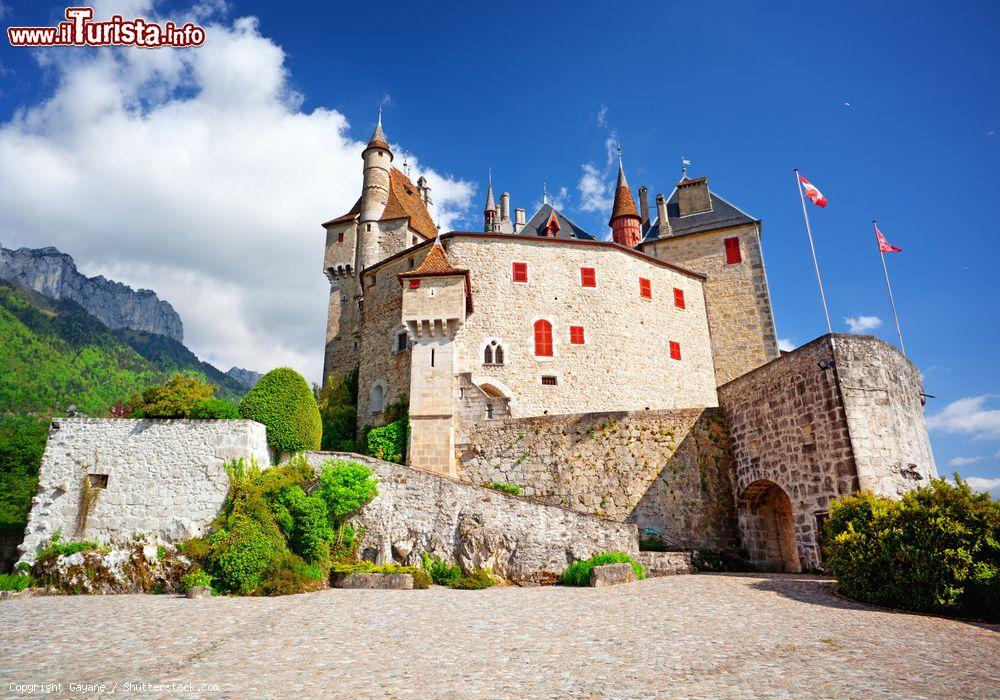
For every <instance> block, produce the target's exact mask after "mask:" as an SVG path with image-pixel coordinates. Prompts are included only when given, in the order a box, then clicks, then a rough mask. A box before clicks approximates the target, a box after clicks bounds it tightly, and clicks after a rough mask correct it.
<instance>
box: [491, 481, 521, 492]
mask: <svg viewBox="0 0 1000 700" xmlns="http://www.w3.org/2000/svg"><path fill="white" fill-rule="evenodd" d="M483 486H485V487H486V488H488V489H493V490H494V491H503V492H504V493H509V494H510V495H511V496H520V495H521V487H520V486H518V485H517V484H506V483H504V482H502V481H484V482H483Z"/></svg>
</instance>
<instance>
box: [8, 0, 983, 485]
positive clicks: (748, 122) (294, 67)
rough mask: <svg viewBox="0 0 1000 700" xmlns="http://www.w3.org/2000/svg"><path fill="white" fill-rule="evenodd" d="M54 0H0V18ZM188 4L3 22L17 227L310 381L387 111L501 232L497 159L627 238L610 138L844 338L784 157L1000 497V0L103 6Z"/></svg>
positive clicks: (859, 292) (399, 138) (450, 201)
mask: <svg viewBox="0 0 1000 700" xmlns="http://www.w3.org/2000/svg"><path fill="white" fill-rule="evenodd" d="M64 7H65V6H63V5H55V4H51V5H50V4H47V3H45V2H38V1H37V0H30V1H29V0H0V25H2V26H3V27H5V28H6V27H7V26H12V25H13V26H24V25H52V24H55V23H56V22H57V21H58V20H59V19H61V18H62V13H63V10H64ZM95 8H96V13H97V15H98V16H99V17H107V16H109V15H110V14H112V13H113V12H118V13H120V14H122V15H124V16H126V17H136V16H139V17H145V18H149V19H158V20H161V21H162V20H165V19H171V20H174V21H178V20H181V21H183V20H187V19H193V20H195V21H197V22H198V23H199V24H201V25H202V26H204V27H205V28H206V32H207V40H206V42H205V44H204V46H202V47H200V48H189V49H154V50H148V49H135V48H132V49H123V50H109V49H89V48H75V47H72V48H70V47H66V48H37V49H25V48H14V47H11V46H10V45H9V44H8V43H7V42H6V40H4V41H3V42H2V44H0V182H2V183H3V186H2V187H0V242H2V243H3V244H4V245H5V246H7V247H11V246H15V247H16V246H22V245H24V246H32V247H39V246H45V245H55V246H56V247H58V248H60V249H61V250H63V251H65V252H67V253H70V254H71V255H73V256H74V258H75V259H76V260H77V263H78V265H79V267H80V269H81V270H82V271H83V272H85V273H86V274H91V275H93V274H104V275H106V276H108V277H110V278H113V279H117V280H121V281H124V282H126V283H128V284H131V285H132V286H135V287H145V288H151V289H154V290H155V291H156V292H157V293H158V294H159V295H160V297H161V298H164V299H166V300H168V301H169V302H171V303H172V304H173V305H174V307H175V308H176V309H177V310H178V311H179V312H180V314H181V316H182V318H183V320H184V324H185V342H186V343H187V344H188V345H189V347H191V348H192V349H193V350H194V351H195V352H196V353H198V354H199V355H200V356H201V357H203V358H205V359H208V360H209V361H211V362H213V363H215V364H217V365H218V366H220V367H222V368H223V369H226V368H228V367H229V366H232V365H238V366H243V367H248V368H252V369H256V370H267V369H269V368H271V367H274V366H279V365H290V366H293V367H295V368H297V369H299V370H300V371H301V372H303V373H304V374H305V375H306V376H307V377H308V378H310V379H311V380H314V381H317V380H318V379H319V375H320V372H321V365H322V352H323V342H324V333H325V317H326V295H327V291H328V285H327V283H326V281H325V278H324V277H323V275H322V272H321V267H322V266H321V261H322V254H323V241H324V236H323V229H322V227H321V226H320V223H321V222H323V221H325V220H327V219H329V218H332V217H334V216H337V215H340V214H342V213H344V212H346V211H347V210H348V209H349V208H350V206H351V205H352V204H353V203H354V201H355V200H356V199H357V197H358V194H359V190H360V183H361V167H360V165H361V160H360V152H361V149H362V148H363V144H364V142H365V141H367V139H368V136H369V135H370V133H371V130H372V128H373V126H374V121H375V118H376V115H377V110H378V108H379V107H380V106H381V107H382V109H383V113H384V118H383V121H384V126H385V130H386V133H387V135H388V136H389V139H390V141H391V142H392V144H393V147H394V150H395V152H396V162H397V163H398V164H401V163H402V162H404V161H405V162H406V163H407V164H408V166H409V167H410V171H411V175H412V176H413V177H414V178H416V177H417V176H418V175H421V174H423V175H425V176H426V177H427V178H428V180H429V182H430V185H431V187H432V196H433V197H434V199H435V202H436V207H435V209H436V212H435V217H436V218H437V219H438V220H439V222H440V224H441V225H442V228H443V229H444V230H449V229H471V230H479V229H480V227H481V217H482V214H481V212H482V208H483V202H484V196H485V185H486V182H485V181H486V175H487V172H488V169H489V168H492V170H493V177H494V184H495V187H496V188H497V190H498V192H499V191H509V192H510V193H511V199H512V207H524V208H526V209H528V215H529V216H530V215H531V213H532V211H533V210H534V208H535V207H536V206H537V205H538V204H539V203H540V201H541V196H542V187H543V185H544V186H545V187H547V189H548V192H549V194H550V200H552V201H554V202H555V203H556V204H557V205H558V206H560V207H561V208H562V209H563V211H564V213H565V214H566V215H568V216H569V217H570V218H572V219H573V220H574V221H576V222H577V223H578V224H579V225H581V226H582V227H583V228H585V229H586V230H588V231H590V232H591V233H594V234H595V235H598V236H606V235H607V233H608V229H607V219H608V215H609V210H610V197H611V191H612V187H613V186H614V176H615V166H616V162H615V158H614V151H615V148H616V146H617V144H618V143H619V142H620V143H621V148H622V153H623V161H624V165H625V169H626V174H627V176H628V178H629V183H630V184H631V185H632V187H633V189H635V188H637V187H638V186H639V185H642V184H645V185H646V186H647V187H649V190H650V199H651V200H652V199H653V198H654V197H655V194H656V193H658V192H663V193H665V194H667V195H669V193H670V191H671V190H672V189H673V186H674V184H675V183H676V181H677V180H678V179H679V178H680V175H681V172H680V168H681V159H682V158H684V159H687V160H690V161H691V165H690V166H689V168H688V174H689V175H691V176H702V175H704V176H707V177H708V179H709V186H710V187H711V189H712V190H713V191H714V192H716V193H718V194H720V195H722V196H723V197H725V198H726V199H728V200H729V201H730V202H732V203H733V204H735V205H737V206H738V207H740V208H741V209H743V210H745V211H747V212H749V213H750V214H752V215H753V216H755V217H758V218H760V219H762V220H763V243H764V251H765V256H766V261H767V271H768V277H769V283H770V288H771V294H772V301H773V305H774V311H775V317H776V324H777V330H778V335H779V337H780V338H781V339H782V343H783V346H784V347H788V348H791V347H795V346H797V345H801V344H803V343H805V342H808V341H809V340H811V339H813V338H815V337H817V336H819V335H821V334H822V333H823V332H825V323H824V321H823V316H822V308H821V306H820V301H819V294H818V291H817V287H816V277H815V273H814V271H813V268H812V261H811V258H810V256H809V249H808V242H807V239H806V236H805V229H804V226H803V221H802V209H801V204H800V200H799V197H798V192H797V189H796V185H795V180H794V176H793V172H792V170H793V168H799V169H800V170H801V171H802V173H803V174H804V175H805V176H806V177H807V178H809V179H810V180H811V181H812V182H813V183H814V184H816V185H817V186H818V187H819V188H820V189H821V190H822V191H823V193H824V195H826V197H827V199H828V200H829V205H828V206H827V207H826V208H825V209H819V208H816V207H812V206H811V205H810V211H809V214H810V217H811V222H812V227H813V234H814V237H815V242H816V251H817V256H818V259H819V264H820V268H821V272H822V275H823V282H824V286H825V289H826V295H827V299H828V303H829V308H830V315H831V317H832V320H833V327H834V330H835V331H838V332H864V333H872V334H875V335H877V336H879V337H882V338H884V339H885V340H887V341H889V342H892V343H897V344H898V340H897V338H896V334H895V325H894V323H893V320H892V315H891V311H890V308H889V303H888V298H887V295H886V290H885V280H884V278H883V275H882V268H881V264H880V262H879V257H878V253H877V250H876V248H875V245H874V238H873V233H872V227H871V222H872V219H873V218H877V219H878V221H879V227H880V228H881V230H882V231H883V233H884V234H885V235H886V237H887V238H888V239H889V240H890V241H891V242H893V243H894V244H896V245H898V246H900V247H902V248H903V252H902V253H896V254H892V255H889V256H888V257H887V264H888V266H889V273H890V275H891V277H892V282H893V290H894V292H895V295H896V305H897V310H898V312H899V317H900V322H901V324H902V330H903V335H904V340H905V343H906V350H907V353H908V356H909V358H910V359H911V360H912V361H913V362H914V363H915V364H916V365H917V367H919V368H920V370H921V372H922V374H923V377H924V381H925V391H926V392H927V393H928V394H930V395H932V396H933V398H930V399H928V403H927V407H926V411H927V415H928V424H929V427H930V430H931V437H932V443H933V447H934V452H935V457H936V459H937V465H938V470H939V472H940V473H942V474H950V473H952V472H954V471H957V472H958V473H959V474H961V475H962V476H963V477H966V478H970V479H971V480H972V483H973V484H974V485H975V486H976V487H978V488H984V489H989V490H991V491H992V492H993V493H994V494H995V495H997V496H1000V368H998V365H997V360H998V353H997V346H998V341H1000V330H998V329H1000V310H998V308H1000V303H998V302H1000V298H998V286H1000V283H998V275H997V271H996V266H997V258H998V255H997V252H996V251H997V249H998V242H997V228H998V223H997V222H998V206H997V202H998V197H997V192H998V191H1000V167H998V166H1000V157H998V154H1000V150H998V149H1000V90H997V89H996V85H997V80H998V79H997V74H998V70H1000V41H998V38H1000V4H998V3H996V2H961V3H949V4H942V3H938V2H934V3H931V2H906V3H902V2H883V3H870V2H864V3H861V2H842V3H827V4H822V5H809V4H802V3H799V4H796V5H789V4H787V3H742V2H740V3H738V2H715V3H688V2H665V3H645V4H642V5H628V6H616V8H614V10H615V11H609V6H608V5H607V4H606V3H596V2H577V3H573V4H572V5H570V4H568V3H545V2H533V3H524V4H518V3H509V4H508V3H490V4H488V5H486V4H479V3H457V2H456V3H412V2H408V3H393V2H388V1H384V2H381V3H378V4H375V5H372V4H366V3H330V4H327V5H326V6H323V7H318V6H317V7H314V6H313V3H294V2H283V3H270V2H238V1H233V2H228V3H225V2H220V1H213V0H200V1H197V2H190V1H189V2H155V3H154V2H152V0H128V1H126V2H111V1H102V2H97V3H95Z"/></svg>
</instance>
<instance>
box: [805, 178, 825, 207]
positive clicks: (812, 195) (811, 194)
mask: <svg viewBox="0 0 1000 700" xmlns="http://www.w3.org/2000/svg"><path fill="white" fill-rule="evenodd" d="M799 182H801V183H802V188H803V189H804V190H805V191H806V197H808V198H809V199H811V200H812V203H813V204H815V205H816V206H817V207H825V206H826V197H824V196H823V193H822V192H820V191H819V188H818V187H816V185H814V184H812V183H811V182H809V181H808V180H806V179H805V178H804V177H802V175H799Z"/></svg>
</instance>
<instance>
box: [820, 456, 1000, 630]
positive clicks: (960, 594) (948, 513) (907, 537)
mask: <svg viewBox="0 0 1000 700" xmlns="http://www.w3.org/2000/svg"><path fill="white" fill-rule="evenodd" d="M825 555H826V562H827V565H828V566H829V568H830V571H831V573H832V574H833V575H834V576H836V578H837V581H838V583H839V590H840V592H841V593H843V594H844V595H845V596H847V597H849V598H854V599H856V600H861V601H864V602H868V603H874V604H876V605H885V606H888V607H893V608H902V609H905V610H913V611H916V612H936V613H944V614H950V615H960V616H969V617H980V618H989V619H994V620H995V619H1000V502H998V501H995V500H993V499H992V498H990V496H989V495H988V494H985V493H979V494H977V493H973V491H972V489H971V488H970V487H969V485H968V484H967V483H965V482H964V481H962V480H961V479H959V478H958V476H957V475H956V483H955V484H952V483H950V482H948V481H945V480H943V479H937V480H934V481H932V482H931V484H930V485H928V486H925V487H922V488H920V489H917V490H915V491H910V492H908V493H906V494H904V495H903V498H902V500H899V501H894V500H891V499H889V498H883V497H881V496H875V495H872V494H870V493H861V494H857V495H855V496H848V497H846V498H842V499H839V500H837V501H834V502H833V503H832V504H831V507H830V518H829V520H828V521H827V525H826V547H825Z"/></svg>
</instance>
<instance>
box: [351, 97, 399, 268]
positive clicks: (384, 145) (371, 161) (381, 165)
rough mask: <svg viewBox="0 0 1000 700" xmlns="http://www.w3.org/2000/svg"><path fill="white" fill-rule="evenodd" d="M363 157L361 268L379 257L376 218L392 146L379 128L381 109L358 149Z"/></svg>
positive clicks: (386, 196) (386, 192) (386, 188)
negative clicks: (363, 143)
mask: <svg viewBox="0 0 1000 700" xmlns="http://www.w3.org/2000/svg"><path fill="white" fill-rule="evenodd" d="M361 158H362V159H363V160H364V175H363V178H362V182H363V185H362V190H361V211H360V214H359V217H358V236H359V239H360V240H359V245H358V258H359V259H358V264H357V269H358V270H359V271H360V270H364V269H365V268H366V267H369V266H370V265H373V264H375V263H376V262H378V261H379V259H380V258H381V255H380V250H379V232H380V231H379V219H380V218H381V217H382V213H383V212H384V211H385V205H386V203H387V202H388V201H389V169H390V167H391V164H392V150H390V148H389V140H388V139H387V138H386V137H385V132H383V131H382V110H379V113H378V124H377V125H376V126H375V131H373V132H372V137H371V139H369V140H368V145H367V146H366V147H365V150H364V151H362V152H361Z"/></svg>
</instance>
